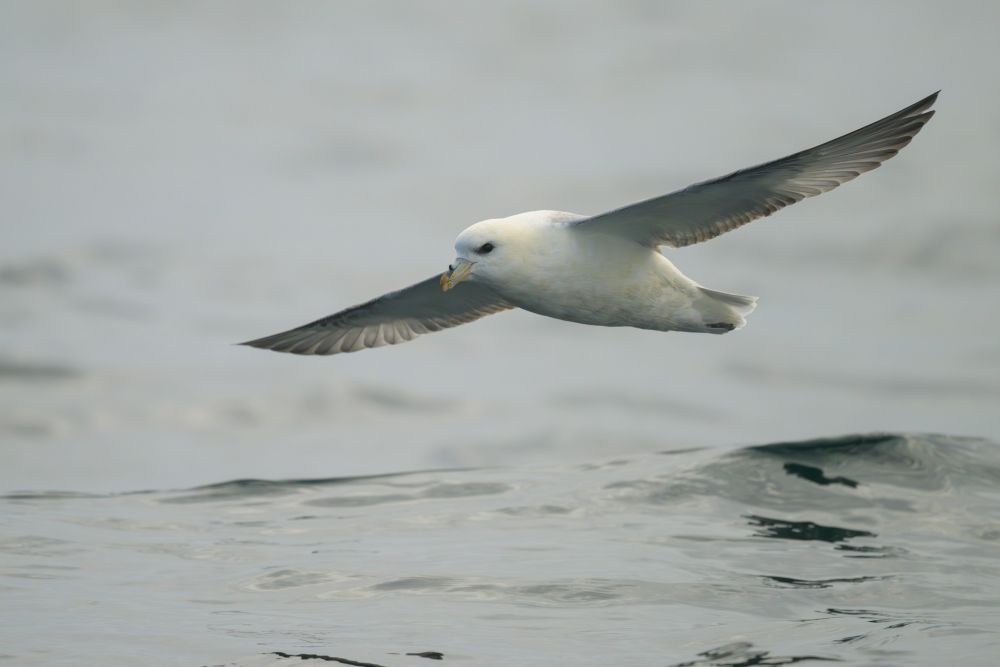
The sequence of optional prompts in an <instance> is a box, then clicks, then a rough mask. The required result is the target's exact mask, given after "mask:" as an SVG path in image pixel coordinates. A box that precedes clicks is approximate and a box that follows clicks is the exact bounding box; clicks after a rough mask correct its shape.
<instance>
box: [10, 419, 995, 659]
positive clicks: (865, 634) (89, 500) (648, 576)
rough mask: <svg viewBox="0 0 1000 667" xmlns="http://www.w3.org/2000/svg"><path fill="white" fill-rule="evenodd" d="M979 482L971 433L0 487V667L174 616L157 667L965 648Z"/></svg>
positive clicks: (903, 655)
mask: <svg viewBox="0 0 1000 667" xmlns="http://www.w3.org/2000/svg"><path fill="white" fill-rule="evenodd" d="M805 461H808V463H804V462H805ZM790 464H796V465H797V466H798V467H796V466H792V468H791V470H793V471H802V470H803V469H804V470H806V474H805V476H803V475H798V474H789V465H790ZM998 469H1000V448H998V447H997V445H995V444H994V443H991V442H987V441H981V440H972V439H967V438H964V439H963V438H949V437H944V436H914V435H894V434H882V435H876V436H868V435H861V436H846V437H844V438H835V439H824V440H812V441H807V442H797V443H786V444H778V445H769V446H764V447H750V448H745V449H740V450H734V451H731V452H729V453H722V452H718V451H713V450H703V449H694V450H689V451H686V452H672V453H671V455H670V456H662V455H659V454H648V455H639V456H631V457H629V458H627V459H624V458H615V459H609V460H604V461H594V462H592V463H589V464H584V465H580V464H570V465H561V466H551V467H535V468H494V469H478V470H451V471H442V470H437V471H422V472H413V473H406V474H396V475H377V476H368V477H353V478H316V479H296V480H287V481H277V480H275V481H268V480H259V479H257V480H236V481H231V482H223V483H218V484H210V485H206V486H202V487H199V488H196V489H190V490H179V491H148V492H142V493H124V494H111V495H86V494H53V493H36V494H26V493H21V494H12V495H9V496H6V497H5V498H4V499H3V504H4V510H5V511H4V516H5V520H4V524H3V537H2V539H0V558H2V560H0V577H2V581H3V582H5V583H2V584H0V585H2V586H3V587H4V595H5V599H6V600H7V601H8V602H9V604H13V605H16V606H17V608H18V609H19V610H20V612H19V615H18V616H17V617H12V619H11V621H10V622H9V623H8V624H7V626H6V631H7V632H12V633H14V634H13V635H12V636H14V637H16V640H15V641H14V642H12V643H8V644H9V645H10V646H13V647H14V649H13V650H14V651H15V653H13V655H14V659H15V660H16V661H19V662H18V664H21V663H22V662H24V663H25V664H31V662H32V660H34V661H35V662H39V663H46V664H52V663H58V662H59V661H60V660H64V659H65V658H67V656H70V655H71V654H72V656H79V655H101V656H106V657H111V658H116V659H119V660H120V661H121V662H123V663H127V662H129V660H131V661H133V662H136V661H138V662H141V663H143V664H157V663H158V659H159V658H160V657H161V656H160V651H161V648H162V647H161V646H160V644H159V643H158V641H157V639H156V637H157V634H156V633H157V630H156V628H158V627H162V626H169V627H171V628H176V627H178V626H179V625H180V626H182V627H184V628H185V636H186V637H187V639H188V641H186V642H185V643H184V645H183V646H177V645H172V646H171V648H170V651H169V653H170V655H171V657H172V658H173V659H175V660H174V662H180V663H183V664H227V665H233V666H236V665H239V666H241V667H253V666H254V665H280V664H284V663H283V662H281V661H287V660H292V659H294V660H297V661H298V660H305V661H308V660H316V661H327V662H340V663H343V664H351V665H378V666H379V667H399V666H402V665H409V664H415V663H412V662H408V661H421V660H426V659H433V660H436V659H442V660H444V661H458V662H461V661H465V662H470V663H472V664H484V665H493V664H508V663H510V662H511V661H516V662H520V663H525V664H566V662H567V656H570V657H571V660H569V661H570V662H572V664H574V665H593V666H594V667H597V666H598V665H607V664H616V665H623V666H627V667H633V666H634V667H654V666H655V665H663V664H673V665H705V666H708V665H712V666H716V665H717V666H719V667H721V666H726V667H732V666H733V665H780V664H791V663H794V662H803V661H807V660H838V661H843V662H847V663H850V664H866V663H868V662H872V663H873V664H881V663H880V662H879V661H880V660H883V658H885V657H886V656H892V660H890V661H889V663H888V664H913V663H914V662H920V661H925V662H926V660H927V659H928V658H929V657H930V659H931V661H932V662H933V660H934V659H935V658H934V656H947V654H948V653H949V652H950V651H951V652H955V651H964V654H965V655H970V656H973V657H975V656H977V655H980V656H981V655H985V654H986V653H987V652H989V651H990V650H991V648H990V647H991V646H993V644H994V643H995V641H996V638H997V633H996V628H997V627H998V624H1000V613H998V611H997V606H996V604H995V602H996V599H997V596H998V595H1000V565H998V563H1000V559H998V558H997V554H998V552H997V539H996V535H997V529H996V526H998V525H1000V507H998V505H997V503H996V502H995V497H996V488H997V486H996V481H995V472H996V471H997V470H998ZM815 471H820V472H815ZM815 477H819V478H822V479H828V480H833V479H849V480H852V481H855V482H856V483H855V484H853V485H851V484H843V483H829V484H823V483H816V481H815V479H812V478H815ZM54 534H58V535H60V537H59V538H55V537H52V535H54ZM762 538H763V539H762ZM831 547H832V548H831ZM137 605H141V608H142V610H143V613H135V611H134V610H135V609H136V606H137ZM80 610H86V613H82V612H81V611H80ZM150 610H152V611H150ZM39 619H46V622H44V623H41V622H38V620H39ZM91 623H100V624H102V625H110V624H114V626H115V627H116V628H118V631H119V632H120V633H122V634H121V635H120V638H119V639H116V640H115V642H113V643H111V644H110V645H108V644H107V643H106V642H103V641H102V640H101V638H100V636H99V635H97V636H95V638H94V639H89V638H86V637H84V636H81V634H80V633H81V632H83V631H84V629H85V628H87V627H89V624H91ZM53 627H55V628H57V629H56V630H52V629H51V628H53ZM70 638H72V641H70ZM428 647H433V650H432V651H428ZM7 650H8V651H11V649H7ZM140 658H141V659H140ZM942 664H943V663H942ZM963 664H977V663H976V661H975V660H974V659H973V660H965V661H964V662H963ZM980 664H984V663H980Z"/></svg>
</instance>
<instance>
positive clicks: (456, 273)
mask: <svg viewBox="0 0 1000 667" xmlns="http://www.w3.org/2000/svg"><path fill="white" fill-rule="evenodd" d="M474 263H475V262H470V261H469V260H467V259H462V258H461V257H459V258H458V259H456V260H455V263H454V264H453V265H452V266H449V267H448V271H447V272H445V273H442V274H441V281H440V282H441V291H442V292H447V291H448V290H450V289H451V288H452V287H454V286H455V285H457V284H459V283H460V282H462V281H463V280H465V279H466V278H468V277H469V274H470V273H472V266H473V264H474Z"/></svg>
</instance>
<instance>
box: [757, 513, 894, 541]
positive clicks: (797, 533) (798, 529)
mask: <svg viewBox="0 0 1000 667" xmlns="http://www.w3.org/2000/svg"><path fill="white" fill-rule="evenodd" d="M746 518H748V519H750V522H749V523H750V525H751V526H760V527H762V530H758V531H757V532H755V533H754V535H758V536H760V537H776V538H778V539H781V540H822V541H823V542H843V541H844V540H849V539H851V538H853V537H875V533H870V532H868V531H867V530H851V529H850V528H838V527H837V526H821V525H819V524H818V523H813V522H812V521H784V520H782V519H769V518H767V517H763V516H754V515H752V514H751V515H749V516H747V517H746Z"/></svg>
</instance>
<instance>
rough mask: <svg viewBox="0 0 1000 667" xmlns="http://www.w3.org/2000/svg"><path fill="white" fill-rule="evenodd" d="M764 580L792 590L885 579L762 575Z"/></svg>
mask: <svg viewBox="0 0 1000 667" xmlns="http://www.w3.org/2000/svg"><path fill="white" fill-rule="evenodd" d="M762 578H763V579H765V580H769V581H774V582H776V583H779V584H784V585H785V586H789V587H791V588H831V587H832V586H833V585H834V584H860V583H864V582H866V581H881V580H882V579H885V577H853V578H852V577H848V578H844V579H795V578H794V577H778V576H774V575H767V574H765V575H762Z"/></svg>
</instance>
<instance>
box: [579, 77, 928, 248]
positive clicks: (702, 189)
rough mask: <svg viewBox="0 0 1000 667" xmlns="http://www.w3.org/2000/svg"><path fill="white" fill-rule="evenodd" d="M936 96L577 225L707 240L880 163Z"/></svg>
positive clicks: (680, 242) (668, 240)
mask: <svg viewBox="0 0 1000 667" xmlns="http://www.w3.org/2000/svg"><path fill="white" fill-rule="evenodd" d="M939 92H940V91H939ZM937 96H938V93H934V94H933V95H930V96H928V97H925V98H924V99H922V100H920V101H919V102H917V103H916V104H913V105H911V106H909V107H907V108H905V109H903V110H901V111H898V112H896V113H894V114H892V115H891V116H887V117H885V118H883V119H882V120H879V121H876V122H874V123H872V124H870V125H866V126H865V127H863V128H861V129H859V130H855V131H854V132H851V133H849V134H845V135H844V136H842V137H839V138H837V139H834V140H832V141H828V142H826V143H824V144H820V145H819V146H815V147H813V148H809V149H806V150H804V151H800V152H798V153H794V154H792V155H789V156H787V157H783V158H780V159H778V160H773V161H771V162H766V163H764V164H760V165H757V166H755V167H750V168H747V169H741V170H740V171H736V172H733V173H731V174H728V175H726V176H722V177H721V178H716V179H713V180H709V181H703V182H701V183H695V184H694V185H691V186H688V187H686V188H684V189H683V190H678V191H676V192H673V193H671V194H667V195H663V196H661V197H655V198H653V199H648V200H646V201H642V202H639V203H636V204H631V205H629V206H625V207H623V208H620V209H616V210H614V211H610V212H608V213H602V214H600V215H597V216H594V217H591V218H587V219H586V220H581V221H580V222H578V223H576V227H577V228H578V229H580V230H592V231H600V232H603V233H609V234H618V235H621V236H626V237H628V238H632V239H634V240H635V241H637V242H639V243H643V244H646V245H652V246H656V245H669V246H673V247H675V248H679V247H681V246H686V245H691V244H692V243H699V242H701V241H707V240H709V239H711V238H714V237H716V236H718V235H720V234H724V233H725V232H728V231H730V230H733V229H736V228H737V227H741V226H743V225H745V224H746V223H748V222H750V221H752V220H756V219H757V218H762V217H765V216H768V215H771V214H772V213H774V212H775V211H778V210H780V209H782V208H784V207H786V206H789V205H791V204H794V203H796V202H798V201H801V200H803V199H805V198H806V197H814V196H816V195H819V194H822V193H824V192H829V191H830V190H832V189H834V188H836V187H837V186H839V185H841V184H843V183H846V182H847V181H850V180H852V179H854V178H856V177H857V176H859V175H861V174H863V173H864V172H866V171H871V170H872V169H875V168H876V167H878V166H880V165H881V164H882V163H883V162H884V161H886V160H888V159H889V158H891V157H892V156H894V155H896V153H898V152H899V151H900V149H902V148H903V147H904V146H906V145H907V144H908V143H910V141H911V140H912V139H913V137H914V136H916V134H917V132H919V131H920V129H921V128H922V127H923V126H924V124H925V123H927V121H928V120H930V118H931V116H933V115H934V111H932V110H930V107H931V106H932V105H933V104H934V102H935V100H937Z"/></svg>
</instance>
